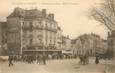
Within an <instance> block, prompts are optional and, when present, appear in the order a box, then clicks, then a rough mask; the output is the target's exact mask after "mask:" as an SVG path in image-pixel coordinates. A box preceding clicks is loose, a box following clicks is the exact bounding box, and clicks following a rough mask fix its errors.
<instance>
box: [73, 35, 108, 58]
mask: <svg viewBox="0 0 115 73" xmlns="http://www.w3.org/2000/svg"><path fill="white" fill-rule="evenodd" d="M72 41H73V43H72V48H73V51H74V55H85V54H86V53H87V52H88V53H89V55H90V56H94V55H95V53H104V52H105V51H106V50H107V42H105V41H103V40H102V39H101V38H100V36H98V35H96V34H93V33H91V34H84V35H81V36H79V37H78V38H77V39H74V40H72Z"/></svg>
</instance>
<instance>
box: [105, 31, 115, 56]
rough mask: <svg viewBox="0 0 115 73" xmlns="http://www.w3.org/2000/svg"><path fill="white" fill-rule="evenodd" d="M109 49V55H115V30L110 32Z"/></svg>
mask: <svg viewBox="0 0 115 73" xmlns="http://www.w3.org/2000/svg"><path fill="white" fill-rule="evenodd" d="M107 42H108V49H107V51H108V52H109V53H110V54H109V55H111V56H115V31H111V33H109V32H108V38H107Z"/></svg>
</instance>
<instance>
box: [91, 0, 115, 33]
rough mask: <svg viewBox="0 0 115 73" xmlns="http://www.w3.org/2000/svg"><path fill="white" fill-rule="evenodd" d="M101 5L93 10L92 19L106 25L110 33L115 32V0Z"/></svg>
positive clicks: (108, 0) (109, 0)
mask: <svg viewBox="0 0 115 73" xmlns="http://www.w3.org/2000/svg"><path fill="white" fill-rule="evenodd" d="M99 5H100V6H99V7H93V8H92V9H91V12H90V13H91V17H93V18H94V19H95V20H96V21H99V22H100V23H102V24H104V25H105V26H106V27H107V28H108V29H109V30H110V31H113V30H115V0H104V2H103V3H100V4H99Z"/></svg>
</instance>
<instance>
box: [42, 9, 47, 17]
mask: <svg viewBox="0 0 115 73" xmlns="http://www.w3.org/2000/svg"><path fill="white" fill-rule="evenodd" d="M42 14H43V16H44V17H46V9H42Z"/></svg>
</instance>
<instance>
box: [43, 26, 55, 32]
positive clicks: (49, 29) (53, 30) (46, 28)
mask: <svg viewBox="0 0 115 73" xmlns="http://www.w3.org/2000/svg"><path fill="white" fill-rule="evenodd" d="M44 29H45V30H48V31H52V32H57V29H52V28H48V27H45V28H44Z"/></svg>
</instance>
